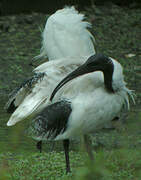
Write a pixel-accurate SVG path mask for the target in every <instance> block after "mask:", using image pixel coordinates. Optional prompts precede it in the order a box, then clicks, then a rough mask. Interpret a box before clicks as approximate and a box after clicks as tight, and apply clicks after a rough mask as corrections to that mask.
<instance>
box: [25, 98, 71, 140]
mask: <svg viewBox="0 0 141 180" xmlns="http://www.w3.org/2000/svg"><path fill="white" fill-rule="evenodd" d="M71 111H72V109H71V104H70V102H67V101H59V102H56V103H54V104H52V105H49V106H47V107H46V108H45V109H44V110H43V111H42V112H41V113H40V114H39V115H38V116H37V117H36V118H35V119H34V120H33V121H32V124H31V126H30V128H29V130H28V132H29V134H30V136H33V137H34V138H40V139H50V140H53V139H54V138H55V137H56V136H57V135H59V134H62V133H63V132H64V131H65V130H66V128H67V122H68V119H69V116H70V113H71Z"/></svg>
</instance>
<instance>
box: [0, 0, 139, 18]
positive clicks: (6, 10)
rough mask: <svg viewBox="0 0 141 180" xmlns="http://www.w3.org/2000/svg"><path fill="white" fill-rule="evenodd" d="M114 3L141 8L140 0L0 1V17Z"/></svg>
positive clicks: (81, 8) (80, 8)
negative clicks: (65, 6)
mask: <svg viewBox="0 0 141 180" xmlns="http://www.w3.org/2000/svg"><path fill="white" fill-rule="evenodd" d="M93 2H94V3H95V5H103V4H105V3H111V2H112V3H114V4H117V5H119V6H125V7H129V8H138V7H141V1H140V0H105V1H104V0H0V15H8V14H18V13H30V12H42V13H52V12H54V11H55V10H57V9H59V8H62V7H63V6H64V5H76V6H78V9H79V10H83V9H84V8H85V7H87V6H91V5H92V3H93Z"/></svg>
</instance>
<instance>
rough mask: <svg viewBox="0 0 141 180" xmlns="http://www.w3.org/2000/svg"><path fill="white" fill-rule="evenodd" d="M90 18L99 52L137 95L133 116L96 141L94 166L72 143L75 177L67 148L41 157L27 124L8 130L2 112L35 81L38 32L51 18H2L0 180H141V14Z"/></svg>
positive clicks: (113, 12)
mask: <svg viewBox="0 0 141 180" xmlns="http://www.w3.org/2000/svg"><path fill="white" fill-rule="evenodd" d="M85 13H86V14H87V18H88V20H89V21H91V22H92V24H93V27H92V31H93V34H94V36H95V39H96V50H97V51H98V52H103V53H105V54H106V55H108V56H111V57H113V58H116V59H118V61H120V63H121V64H122V65H123V67H124V74H125V80H126V82H127V83H128V87H129V88H130V89H133V90H135V93H136V98H135V99H136V105H133V104H132V103H131V111H130V112H129V113H128V115H127V114H125V115H126V116H125V117H124V118H123V120H122V121H120V122H117V124H115V126H116V130H113V131H102V132H98V133H96V134H95V136H94V137H92V141H93V143H92V144H93V149H94V155H95V161H94V164H91V162H89V161H88V159H87V154H86V153H85V152H83V149H82V148H80V144H79V143H72V146H71V153H70V157H71V167H72V173H70V174H68V175H66V174H65V159H64V154H63V152H62V144H61V143H57V145H55V148H54V150H56V151H53V152H50V146H51V144H50V143H49V144H44V145H43V148H44V152H43V153H41V154H40V153H37V150H36V148H35V142H34V141H33V140H30V139H29V138H27V137H25V135H23V134H24V133H23V131H24V129H25V127H24V123H23V122H21V123H19V125H17V126H15V127H6V122H7V120H8V118H9V116H8V115H6V113H5V112H4V110H3V107H4V104H5V102H6V101H7V100H6V99H7V92H8V93H9V92H10V91H11V89H13V88H14V87H16V86H17V85H18V84H19V83H20V82H21V81H22V80H23V79H25V78H27V77H28V76H30V75H31V71H32V67H30V66H29V65H28V64H29V63H30V62H31V59H32V58H33V57H34V56H36V55H38V54H39V51H40V44H41V43H40V41H41V38H40V37H41V36H40V28H39V27H42V26H43V25H44V24H45V21H46V17H45V15H43V14H37V13H33V14H31V15H23V14H22V15H18V16H5V17H0V36H1V37H0V54H1V59H0V66H1V67H2V68H1V69H0V98H1V104H0V114H1V116H0V122H1V129H0V180H71V179H74V180H140V179H141V170H140V167H141V158H140V157H141V133H140V132H141V128H140V127H141V114H140V108H141V91H140V88H141V46H140V37H141V33H140V32H141V31H140V29H141V23H140V19H141V10H140V9H128V8H126V7H124V8H121V7H119V6H116V5H114V4H110V5H109V6H107V7H106V6H104V7H102V6H101V7H95V6H93V7H92V8H90V9H87V10H86V12H85ZM41 29H42V28H41ZM130 54H132V56H130ZM39 63H40V62H36V63H35V64H39ZM25 124H26V122H25Z"/></svg>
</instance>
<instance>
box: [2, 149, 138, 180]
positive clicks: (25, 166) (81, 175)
mask: <svg viewBox="0 0 141 180" xmlns="http://www.w3.org/2000/svg"><path fill="white" fill-rule="evenodd" d="M94 155H95V161H94V163H91V162H89V161H88V160H87V158H86V154H85V153H84V152H74V151H71V152H70V158H71V167H72V172H71V173H69V174H67V175H66V173H65V160H64V153H63V152H50V153H42V154H40V153H31V154H24V153H21V154H14V153H11V152H9V153H3V154H0V166H1V168H0V174H1V176H0V180H27V179H28V180H47V179H48V180H65V179H69V180H72V179H74V180H78V179H80V180H94V179H96V180H125V179H126V180H133V179H134V180H139V179H140V178H141V171H140V167H141V159H140V158H139V157H140V156H141V151H140V149H139V150H137V149H136V150H134V149H117V150H111V151H107V150H101V151H99V152H95V153H94Z"/></svg>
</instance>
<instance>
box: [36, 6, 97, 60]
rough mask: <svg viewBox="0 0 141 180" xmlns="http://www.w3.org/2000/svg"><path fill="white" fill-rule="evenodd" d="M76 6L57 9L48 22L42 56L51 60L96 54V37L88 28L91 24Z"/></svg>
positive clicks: (43, 39) (44, 32)
mask: <svg viewBox="0 0 141 180" xmlns="http://www.w3.org/2000/svg"><path fill="white" fill-rule="evenodd" d="M83 20H84V15H83V14H79V13H78V11H76V10H75V8H74V7H65V8H64V9H61V10H58V11H56V12H55V13H54V14H53V15H51V16H50V17H49V18H48V19H47V22H46V25H45V28H44V30H43V33H42V48H41V52H40V55H39V56H37V58H40V57H48V58H49V60H53V59H58V58H63V57H70V56H71V57H78V56H90V55H92V54H95V49H94V45H93V40H94V37H93V36H92V34H91V33H90V32H89V31H88V30H87V28H88V27H91V24H90V23H88V22H86V21H83Z"/></svg>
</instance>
